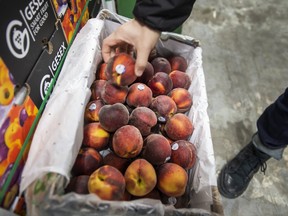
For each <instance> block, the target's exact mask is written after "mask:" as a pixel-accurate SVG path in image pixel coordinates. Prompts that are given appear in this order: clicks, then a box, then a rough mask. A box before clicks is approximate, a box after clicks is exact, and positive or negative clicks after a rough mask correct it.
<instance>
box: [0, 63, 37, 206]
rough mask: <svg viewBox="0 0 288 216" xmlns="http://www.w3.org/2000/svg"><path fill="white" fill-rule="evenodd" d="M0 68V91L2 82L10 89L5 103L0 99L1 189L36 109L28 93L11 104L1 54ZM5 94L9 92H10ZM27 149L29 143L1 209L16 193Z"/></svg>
mask: <svg viewBox="0 0 288 216" xmlns="http://www.w3.org/2000/svg"><path fill="white" fill-rule="evenodd" d="M0 71H1V73H0V76H1V79H0V80H1V83H0V84H1V87H0V89H1V90H0V92H1V95H3V91H2V90H3V88H2V87H5V86H8V87H7V88H5V89H6V91H9V92H11V99H10V100H9V103H5V105H4V104H3V103H2V104H1V105H0V113H1V119H0V120H1V122H0V188H1V192H2V190H3V186H4V184H5V183H6V181H7V178H8V175H9V173H10V172H11V170H12V167H13V166H14V163H15V161H16V158H17V156H18V154H19V152H20V150H21V149H22V146H23V143H24V140H25V138H26V136H27V134H28V132H29V129H30V127H31V125H32V123H33V121H34V119H35V116H36V114H37V113H38V109H37V107H36V106H35V104H34V103H33V101H32V100H31V99H30V98H29V97H26V99H25V100H24V102H23V104H19V105H17V104H15V102H16V99H15V98H14V94H12V93H13V92H14V86H15V84H14V81H13V79H10V77H11V78H12V76H11V74H10V76H9V70H8V67H7V66H6V65H5V63H4V61H3V59H1V58H0ZM6 94H7V93H6ZM4 95H5V93H4ZM8 95H10V93H9V94H8ZM30 142H31V140H30ZM28 151H29V144H28V145H27V147H26V148H25V151H24V154H23V157H22V158H21V160H20V163H19V165H18V166H17V167H16V171H15V173H14V175H13V178H12V180H11V181H10V183H9V186H8V190H7V191H6V193H5V194H4V198H3V201H2V202H1V203H0V206H1V207H3V208H5V209H9V208H10V207H11V205H12V203H13V201H14V199H15V197H16V196H17V195H18V192H19V186H20V180H21V172H22V170H23V167H24V163H25V160H26V158H27V154H28Z"/></svg>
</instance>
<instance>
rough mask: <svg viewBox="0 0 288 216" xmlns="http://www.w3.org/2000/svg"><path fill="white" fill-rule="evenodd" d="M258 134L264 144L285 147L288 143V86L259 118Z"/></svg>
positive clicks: (272, 146) (271, 146) (270, 146)
mask: <svg viewBox="0 0 288 216" xmlns="http://www.w3.org/2000/svg"><path fill="white" fill-rule="evenodd" d="M257 128H258V135H259V138H260V140H261V141H262V143H263V145H265V146H267V147H269V148H273V149H275V148H283V147H286V146H287V144H288V88H286V90H285V92H284V93H283V94H282V95H280V96H279V98H278V99H277V100H276V101H275V102H274V103H273V104H271V105H270V106H268V107H267V108H266V109H265V110H264V112H263V113H262V115H261V116H260V117H259V119H258V120H257Z"/></svg>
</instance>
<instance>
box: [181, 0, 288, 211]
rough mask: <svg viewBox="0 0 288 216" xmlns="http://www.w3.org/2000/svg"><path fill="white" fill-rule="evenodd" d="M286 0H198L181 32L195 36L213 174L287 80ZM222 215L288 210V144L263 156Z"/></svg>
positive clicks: (246, 137)
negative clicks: (261, 168)
mask: <svg viewBox="0 0 288 216" xmlns="http://www.w3.org/2000/svg"><path fill="white" fill-rule="evenodd" d="M287 10H288V1H286V0H267V1H263V0H252V1H251V0H214V1H208V0H198V2H196V4H195V6H194V10H193V12H192V15H191V16H190V18H189V19H188V20H187V21H186V22H185V23H184V24H183V31H182V34H184V35H190V36H193V37H194V38H197V39H199V40H200V41H201V46H202V48H203V67H204V72H205V78H206V88H207V95H208V101H209V107H208V114H209V117H210V125H211V133H212V139H213V144H214V152H215V160H216V172H217V175H218V173H219V172H220V169H221V168H222V166H223V165H224V164H225V163H226V162H227V161H228V160H230V159H231V158H232V157H233V156H235V155H236V154H237V153H238V152H239V150H240V149H241V148H242V147H244V146H245V145H246V144H247V143H248V142H249V141H250V138H251V136H252V135H253V133H254V132H255V131H256V120H257V118H258V117H259V116H260V114H261V113H262V112H263V110H264V109H265V108H266V107H267V106H268V105H269V104H271V103H272V102H273V101H274V100H275V99H276V98H277V97H278V96H279V95H280V94H281V93H283V92H284V90H285V88H286V87H287V86H288V70H287V68H288V61H287V60H288V25H287V22H288V13H287ZM267 165H268V167H267V170H266V173H265V175H264V174H263V173H261V172H259V173H257V174H256V175H255V176H254V178H253V179H252V181H251V183H250V185H249V187H248V189H247V190H246V192H245V193H244V194H243V195H242V196H240V197H239V198H237V199H226V198H224V197H222V204H223V208H224V213H225V215H228V216H230V215H231V216H237V215H239V216H240V215H241V216H242V215H245V216H250V215H251V216H254V215H265V216H266V215H267V216H269V215H288V186H287V181H288V172H287V166H288V149H286V150H285V151H284V155H283V159H282V160H280V161H277V160H275V159H270V160H269V161H268V162H267Z"/></svg>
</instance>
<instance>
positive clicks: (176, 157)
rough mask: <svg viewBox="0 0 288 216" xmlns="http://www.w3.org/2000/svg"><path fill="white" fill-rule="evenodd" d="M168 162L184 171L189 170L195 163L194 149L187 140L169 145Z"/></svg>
mask: <svg viewBox="0 0 288 216" xmlns="http://www.w3.org/2000/svg"><path fill="white" fill-rule="evenodd" d="M171 149H172V153H171V159H170V162H172V163H176V164H178V165H179V166H181V167H183V168H184V169H186V170H188V169H191V168H192V167H193V166H194V164H195V162H196V148H195V146H194V145H193V143H191V142H189V141H188V140H177V141H175V142H173V143H172V144H171Z"/></svg>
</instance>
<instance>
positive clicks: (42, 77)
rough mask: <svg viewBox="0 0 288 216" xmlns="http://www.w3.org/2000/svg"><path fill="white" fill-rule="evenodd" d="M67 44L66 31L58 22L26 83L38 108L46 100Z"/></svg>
mask: <svg viewBox="0 0 288 216" xmlns="http://www.w3.org/2000/svg"><path fill="white" fill-rule="evenodd" d="M67 46H68V44H67V41H66V37H65V34H64V31H63V29H62V26H61V23H60V22H58V23H57V25H56V29H55V31H54V33H53V34H52V36H51V38H50V39H49V40H47V41H46V48H45V49H44V51H43V52H42V54H41V55H40V57H39V59H38V61H37V62H36V64H35V66H34V67H33V69H32V71H31V73H30V74H29V77H28V78H27V80H26V84H27V85H28V86H29V88H30V98H31V99H32V100H33V102H34V103H35V105H36V106H37V107H38V108H39V107H40V106H41V104H42V102H43V100H44V97H45V95H46V93H47V91H48V88H49V86H50V84H51V82H52V79H53V78H54V77H55V73H56V70H57V68H58V66H59V64H60V62H61V60H62V58H64V53H65V51H66V49H67Z"/></svg>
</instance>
